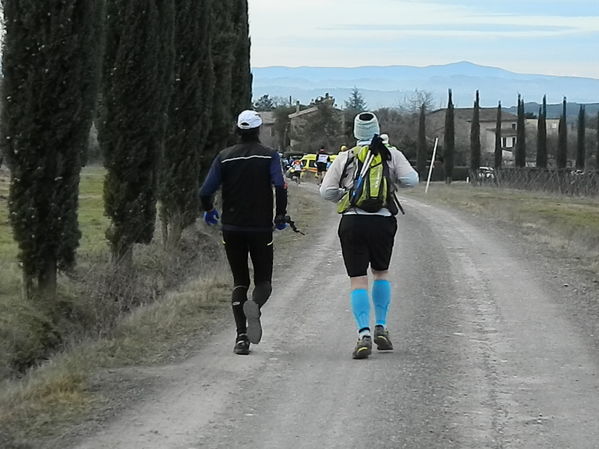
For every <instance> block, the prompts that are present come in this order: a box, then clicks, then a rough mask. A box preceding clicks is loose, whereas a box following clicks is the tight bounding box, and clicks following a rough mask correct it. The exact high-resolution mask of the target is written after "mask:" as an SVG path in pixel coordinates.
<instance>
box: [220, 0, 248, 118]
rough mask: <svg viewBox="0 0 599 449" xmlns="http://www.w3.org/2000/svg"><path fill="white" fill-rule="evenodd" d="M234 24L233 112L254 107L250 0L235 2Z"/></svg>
mask: <svg viewBox="0 0 599 449" xmlns="http://www.w3.org/2000/svg"><path fill="white" fill-rule="evenodd" d="M217 1H220V0H217ZM232 7H233V11H232V15H233V26H234V33H235V36H236V41H235V43H234V48H233V49H232V50H233V58H234V59H233V61H234V63H233V66H232V75H231V76H232V85H231V102H232V103H231V107H232V114H233V115H235V114H238V113H239V112H241V111H243V110H245V109H250V108H251V107H252V72H251V69H250V45H251V42H250V26H249V18H248V0H235V1H234V2H233V5H232Z"/></svg>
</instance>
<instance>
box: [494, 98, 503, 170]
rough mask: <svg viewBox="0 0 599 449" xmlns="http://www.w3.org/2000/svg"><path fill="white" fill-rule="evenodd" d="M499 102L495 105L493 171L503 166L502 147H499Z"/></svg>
mask: <svg viewBox="0 0 599 449" xmlns="http://www.w3.org/2000/svg"><path fill="white" fill-rule="evenodd" d="M501 122H502V120H501V101H500V102H499V103H498V104H497V120H496V121H495V165H494V167H495V169H499V168H501V166H502V165H503V146H502V145H501Z"/></svg>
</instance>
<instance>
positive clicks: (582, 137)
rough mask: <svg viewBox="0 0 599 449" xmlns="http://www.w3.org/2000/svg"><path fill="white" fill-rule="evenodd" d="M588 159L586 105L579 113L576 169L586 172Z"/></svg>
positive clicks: (581, 107)
mask: <svg viewBox="0 0 599 449" xmlns="http://www.w3.org/2000/svg"><path fill="white" fill-rule="evenodd" d="M585 159H586V114H585V109H584V105H583V104H581V105H580V110H579V111H578V140H577V141H576V169H577V170H584V163H585Z"/></svg>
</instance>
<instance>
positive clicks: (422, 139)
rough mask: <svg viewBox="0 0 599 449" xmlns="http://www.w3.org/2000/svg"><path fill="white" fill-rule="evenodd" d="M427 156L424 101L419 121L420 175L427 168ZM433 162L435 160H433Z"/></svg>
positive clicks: (418, 161)
mask: <svg viewBox="0 0 599 449" xmlns="http://www.w3.org/2000/svg"><path fill="white" fill-rule="evenodd" d="M426 156H427V145H426V104H424V103H422V106H420V119H419V121H418V148H417V150H416V171H417V172H418V173H419V174H420V176H423V175H424V172H425V170H426ZM432 163H434V161H431V164H432Z"/></svg>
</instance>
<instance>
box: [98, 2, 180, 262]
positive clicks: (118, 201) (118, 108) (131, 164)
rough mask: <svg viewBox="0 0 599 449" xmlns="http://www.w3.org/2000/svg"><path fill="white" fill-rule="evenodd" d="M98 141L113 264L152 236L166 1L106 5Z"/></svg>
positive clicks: (165, 99) (168, 30) (170, 13)
mask: <svg viewBox="0 0 599 449" xmlns="http://www.w3.org/2000/svg"><path fill="white" fill-rule="evenodd" d="M107 18H108V19H107V36H106V50H105V57H104V77H103V99H102V101H103V107H102V116H101V120H100V129H99V135H98V137H99V140H100V145H101V148H102V151H103V154H104V164H105V166H106V168H107V174H106V179H105V182H104V203H105V211H106V215H107V216H108V217H109V218H110V220H111V225H110V228H109V229H108V231H107V232H106V237H107V238H108V240H109V242H110V245H111V251H112V255H113V259H114V260H115V261H120V260H123V259H124V258H125V260H129V259H130V256H131V250H132V248H133V244H135V243H148V242H150V241H151V240H152V237H153V235H154V223H155V221H156V197H157V187H158V185H157V184H158V170H159V163H160V155H161V152H162V149H163V144H164V137H165V131H166V125H167V113H168V105H169V100H170V98H171V93H172V87H173V83H172V77H173V73H174V70H173V67H174V66H173V63H174V21H175V20H174V19H175V12H174V4H173V0H135V1H134V0H107Z"/></svg>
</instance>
